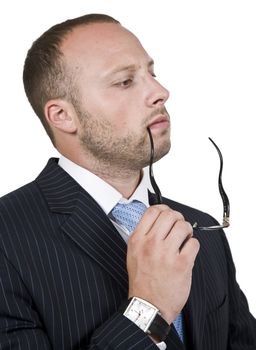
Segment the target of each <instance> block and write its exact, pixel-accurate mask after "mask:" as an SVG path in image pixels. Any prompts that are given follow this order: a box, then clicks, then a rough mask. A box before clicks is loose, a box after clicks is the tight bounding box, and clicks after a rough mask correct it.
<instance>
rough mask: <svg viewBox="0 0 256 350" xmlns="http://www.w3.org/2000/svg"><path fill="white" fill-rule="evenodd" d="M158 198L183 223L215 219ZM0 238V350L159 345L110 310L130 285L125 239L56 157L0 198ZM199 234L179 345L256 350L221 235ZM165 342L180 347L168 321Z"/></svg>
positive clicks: (255, 324) (255, 330) (192, 349)
mask: <svg viewBox="0 0 256 350" xmlns="http://www.w3.org/2000/svg"><path fill="white" fill-rule="evenodd" d="M150 200H151V203H152V204H154V196H151V198H150ZM165 203H166V204H168V205H169V206H170V207H172V208H173V209H175V210H178V211H180V212H182V213H183V215H184V216H185V218H186V219H187V220H188V221H190V222H195V221H197V222H198V223H199V224H200V225H205V226H207V225H212V224H215V221H214V220H213V219H212V218H211V217H210V216H208V215H207V214H204V213H202V212H199V211H197V210H195V209H192V208H189V207H186V206H184V205H181V204H178V203H176V202H173V201H170V200H167V199H166V200H165ZM0 236H1V242H0V349H26V350H27V349H29V350H37V349H57V350H64V349H69V350H70V349H134V350H141V349H152V350H153V349H156V350H157V347H156V346H155V345H154V344H153V343H152V342H151V340H150V339H149V338H148V336H147V335H145V334H144V332H142V331H141V330H140V329H139V328H138V327H137V326H135V325H134V324H133V323H132V322H130V321H129V320H128V319H126V318H125V317H124V316H122V315H121V314H120V313H119V312H118V307H119V305H120V304H121V303H122V301H123V300H124V299H125V298H127V290H128V279H127V271H126V244H125V243H124V241H123V240H122V238H121V237H120V235H119V233H118V232H117V231H116V229H115V228H114V227H113V225H112V223H111V222H110V220H109V219H108V218H107V216H106V215H105V213H104V212H103V211H102V210H101V208H100V207H99V206H98V204H97V203H96V202H95V201H94V200H93V199H92V198H91V197H90V196H89V194H88V193H87V192H86V191H84V190H83V189H82V188H81V187H80V186H79V185H78V184H77V183H76V182H75V181H74V180H73V179H72V178H71V177H70V176H69V175H68V174H67V173H66V172H65V171H64V170H63V169H61V168H60V167H59V166H58V165H57V161H56V159H51V160H50V161H49V163H48V164H47V166H46V168H45V169H44V170H43V171H42V173H41V174H40V175H39V177H38V178H37V179H36V180H35V181H33V182H32V183H30V184H28V185H26V186H24V187H22V188H20V189H18V190H17V191H15V192H12V193H11V194H9V195H6V196H5V197H3V198H2V199H1V200H0ZM197 238H198V239H199V241H200V244H201V248H200V252H199V255H198V257H197V260H196V263H195V266H194V270H193V282H192V288H191V293H190V296H189V299H188V301H187V304H186V306H185V308H184V318H185V326H186V335H187V349H189V350H224V349H230V350H253V349H254V350H255V349H256V339H255V338H256V321H255V319H254V318H253V317H252V316H251V315H250V313H249V310H248V306H247V302H246V299H245V297H244V295H243V294H242V292H241V291H240V289H239V287H238V285H237V283H236V280H235V270H234V265H233V262H232V257H231V254H230V250H229V247H228V243H227V241H226V238H225V235H224V234H223V232H221V231H218V232H199V233H197ZM166 343H167V347H168V349H171V350H182V349H184V348H185V347H184V345H183V344H182V343H181V342H180V340H179V337H178V336H177V333H176V331H175V329H174V328H172V329H171V332H170V334H169V336H168V339H167V340H166Z"/></svg>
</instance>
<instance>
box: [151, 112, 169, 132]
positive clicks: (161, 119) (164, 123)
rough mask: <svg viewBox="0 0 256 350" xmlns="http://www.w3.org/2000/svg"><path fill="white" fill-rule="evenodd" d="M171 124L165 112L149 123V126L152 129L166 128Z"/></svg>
mask: <svg viewBox="0 0 256 350" xmlns="http://www.w3.org/2000/svg"><path fill="white" fill-rule="evenodd" d="M169 126H170V121H169V118H168V117H167V116H166V115H164V114H161V115H158V116H156V117H155V118H154V119H153V120H152V121H151V122H150V124H149V125H148V127H149V128H150V129H151V130H152V129H165V128H169Z"/></svg>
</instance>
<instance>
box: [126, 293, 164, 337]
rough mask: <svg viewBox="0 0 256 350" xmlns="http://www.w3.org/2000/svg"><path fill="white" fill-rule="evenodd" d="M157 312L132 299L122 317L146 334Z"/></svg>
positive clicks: (147, 305) (149, 306) (142, 302)
mask: <svg viewBox="0 0 256 350" xmlns="http://www.w3.org/2000/svg"><path fill="white" fill-rule="evenodd" d="M157 312H158V310H157V309H156V308H154V307H153V306H151V305H149V304H147V303H146V302H144V301H141V300H139V299H137V298H133V299H132V301H131V302H130V304H129V305H128V307H127V309H126V311H125V312H124V315H125V316H126V317H127V318H129V319H130V320H131V321H132V322H134V323H135V324H136V325H137V326H138V327H140V328H141V329H142V330H143V331H144V332H146V331H147V330H148V328H149V327H150V325H151V322H152V320H153V319H154V318H155V316H156V314H157Z"/></svg>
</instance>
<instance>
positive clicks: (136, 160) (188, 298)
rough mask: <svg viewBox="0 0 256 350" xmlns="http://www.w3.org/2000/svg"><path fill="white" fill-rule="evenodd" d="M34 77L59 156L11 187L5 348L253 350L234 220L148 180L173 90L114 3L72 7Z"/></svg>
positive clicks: (0, 332)
mask: <svg viewBox="0 0 256 350" xmlns="http://www.w3.org/2000/svg"><path fill="white" fill-rule="evenodd" d="M23 80H24V87H25V91H26V94H27V97H28V100H29V102H30V103H31V105H32V107H33V109H34V111H35V113H36V114H37V116H38V117H39V118H40V120H41V122H42V124H43V126H44V128H45V130H46V132H47V133H48V135H49V137H50V139H51V141H52V143H53V144H54V146H55V147H56V149H57V150H58V151H59V153H60V159H55V158H52V159H50V160H49V162H48V164H47V165H46V167H45V168H44V169H43V171H42V172H41V173H40V174H39V176H38V177H37V178H36V179H35V180H34V181H33V182H31V183H30V184H27V185H25V186H23V187H22V188H20V189H18V190H16V191H14V192H12V193H10V194H8V195H6V196H4V197H3V198H1V200H0V237H1V240H0V349H5V350H7V349H8V350H9V349H15V350H16V349H22V350H23V349H24V350H28V349H29V350H39V349H40V350H41V349H42V350H43V349H44V350H46V349H56V350H70V349H72V350H75V349H76V350H78V349H95V350H96V349H98V350H101V349H121V350H122V349H124V350H125V349H133V350H142V349H152V350H153V349H156V350H157V349H170V350H182V349H183V350H184V349H189V350H226V349H227V350H253V349H254V350H255V349H256V320H255V319H254V318H253V316H252V315H251V314H250V312H249V309H248V304H247V301H246V298H245V296H244V294H243V293H242V291H241V290H240V288H239V286H238V284H237V282H236V277H235V267H234V264H233V261H232V257H231V253H230V249H229V246H228V243H227V240H226V237H225V234H224V232H223V231H222V230H221V229H218V228H216V230H215V231H214V232H213V231H209V232H207V231H200V230H195V232H193V228H192V226H191V224H193V223H194V222H197V223H199V225H201V226H212V225H216V221H215V220H214V219H213V218H212V217H210V216H209V215H207V214H205V213H202V212H200V211H198V210H195V209H192V208H190V207H187V206H185V205H182V204H179V203H176V202H174V201H171V200H169V199H163V204H156V197H155V195H154V193H152V192H150V191H149V190H148V187H147V183H148V181H147V179H146V173H144V172H143V168H144V167H146V166H147V165H148V164H149V159H150V150H151V148H150V141H149V135H148V129H149V130H150V132H151V134H152V138H153V142H154V149H155V155H154V161H157V160H159V159H160V158H162V157H163V156H164V155H165V154H166V153H168V151H169V149H170V117H169V115H168V112H167V110H166V108H165V103H166V101H167V99H168V96H169V94H168V91H167V90H166V89H165V88H164V87H163V86H162V85H160V83H159V82H158V81H157V80H156V77H155V74H154V62H153V59H152V58H151V57H150V56H149V55H148V53H147V52H146V51H145V49H144V48H143V47H142V45H141V43H140V42H139V40H138V39H137V38H136V37H135V36H134V35H133V34H132V33H131V32H129V31H128V30H127V29H125V28H124V27H122V26H121V24H120V23H119V22H118V21H116V20H115V19H113V18H112V17H109V16H106V15H100V14H91V15H85V16H82V17H79V18H75V19H71V20H68V21H66V22H64V23H61V24H58V25H55V26H54V27H52V28H50V29H49V30H48V31H46V32H45V33H44V34H43V35H42V36H41V37H40V38H38V39H37V40H36V41H35V42H34V43H33V45H32V47H31V48H30V50H29V51H28V54H27V57H26V60H25V65H24V74H23ZM31 162H33V160H31Z"/></svg>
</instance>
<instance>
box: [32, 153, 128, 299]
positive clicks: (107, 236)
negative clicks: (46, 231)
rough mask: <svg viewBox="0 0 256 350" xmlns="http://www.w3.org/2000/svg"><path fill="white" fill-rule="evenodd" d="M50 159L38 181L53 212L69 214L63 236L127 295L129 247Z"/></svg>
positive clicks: (100, 211) (85, 194) (106, 218)
mask: <svg viewBox="0 0 256 350" xmlns="http://www.w3.org/2000/svg"><path fill="white" fill-rule="evenodd" d="M57 162H58V160H57V159H55V158H51V159H50V160H49V162H48V164H47V165H46V167H45V168H44V170H43V171H42V172H41V174H40V175H39V176H38V178H37V179H36V182H37V183H38V185H39V187H40V188H41V191H42V192H43V194H44V197H45V199H46V201H47V203H48V206H49V208H50V210H51V211H52V212H54V213H60V214H69V215H68V216H67V219H66V220H65V221H64V223H63V224H62V226H61V228H62V230H63V232H64V233H65V234H66V235H67V236H69V238H70V239H71V240H72V241H73V242H74V243H75V244H77V245H78V246H79V247H80V248H81V249H82V250H83V251H84V252H85V253H87V254H88V255H89V256H90V257H91V258H92V259H94V260H95V261H96V262H97V263H98V264H99V265H100V266H101V267H102V268H103V269H104V270H105V271H106V272H107V273H109V274H110V275H111V276H112V277H113V278H114V279H115V280H116V282H117V283H118V284H119V285H120V286H121V288H123V289H124V290H125V291H126V292H127V290H128V274H127V270H126V253H127V247H126V243H125V242H124V241H123V239H122V238H121V236H120V234H119V233H118V232H117V230H116V229H115V227H114V226H113V224H112V223H111V221H110V220H109V218H108V217H107V215H106V214H105V213H104V211H103V210H102V209H101V207H100V206H99V205H98V204H97V203H96V202H95V200H94V199H93V198H92V197H91V196H90V195H89V194H88V193H87V192H86V191H85V190H84V189H83V188H82V187H81V186H80V185H79V184H78V183H77V182H76V181H74V180H73V178H72V177H70V176H69V175H68V174H67V173H66V172H65V171H64V170H63V169H62V168H60V167H59V166H58V163H57Z"/></svg>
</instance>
